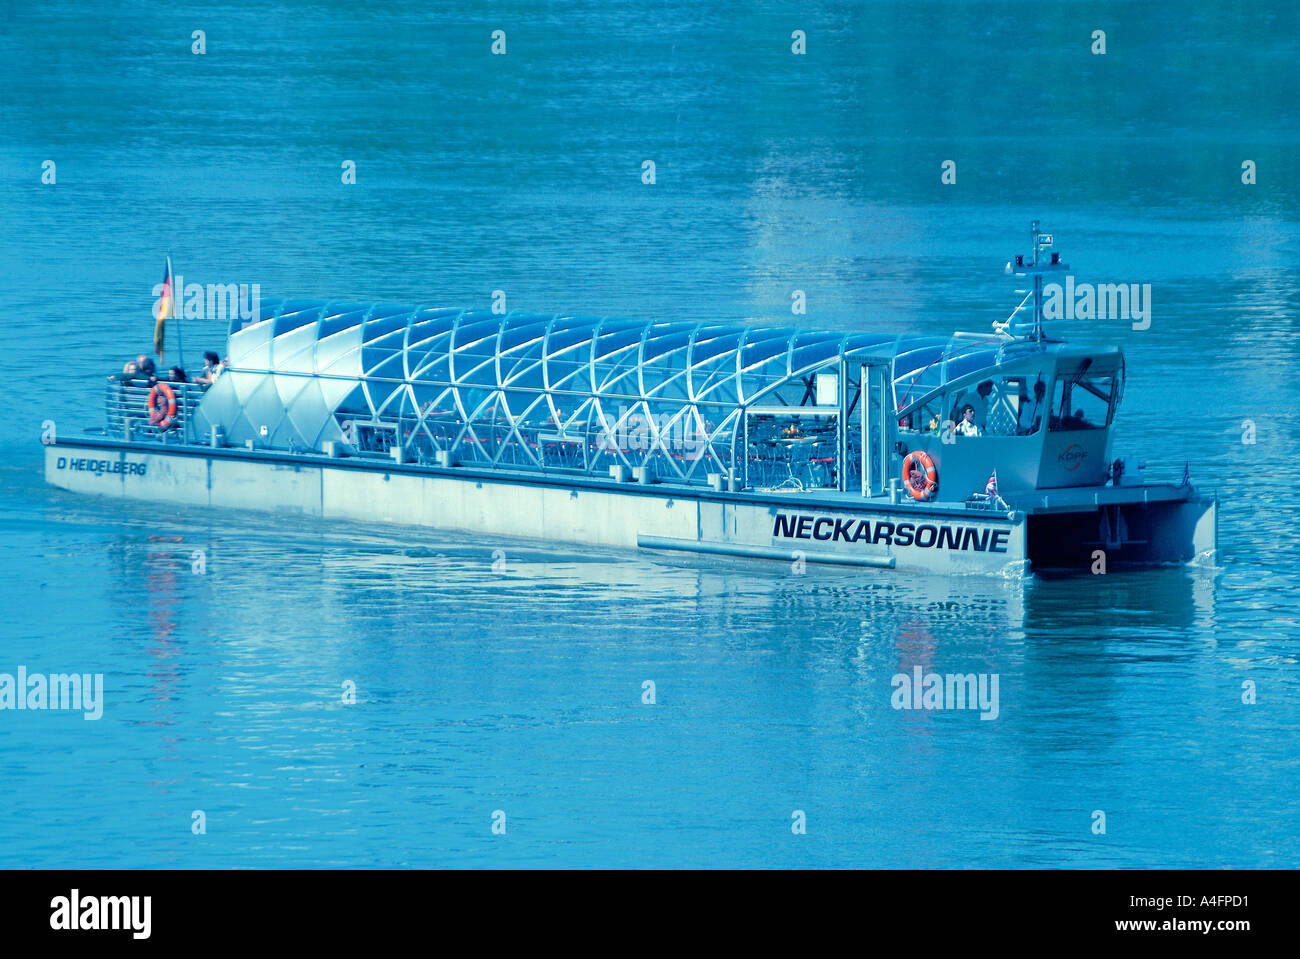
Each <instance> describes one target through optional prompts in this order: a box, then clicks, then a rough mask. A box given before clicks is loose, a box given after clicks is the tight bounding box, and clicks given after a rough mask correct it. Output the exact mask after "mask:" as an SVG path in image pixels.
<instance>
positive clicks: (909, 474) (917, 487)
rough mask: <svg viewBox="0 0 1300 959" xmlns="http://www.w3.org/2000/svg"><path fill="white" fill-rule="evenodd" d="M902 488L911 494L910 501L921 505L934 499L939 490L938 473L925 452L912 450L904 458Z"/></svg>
mask: <svg viewBox="0 0 1300 959" xmlns="http://www.w3.org/2000/svg"><path fill="white" fill-rule="evenodd" d="M903 487H904V488H905V489H906V490H907V491H908V492H909V493H911V494H912V499H915V500H920V501H921V502H922V503H925V502H928V501H929V500H931V499H934V494H935V492H936V491H937V490H938V489H939V471H938V470H937V469H935V468H934V460H932V459H930V454H929V453H927V452H925V450H912V452H910V453H908V454H907V456H906V458H904V460H903Z"/></svg>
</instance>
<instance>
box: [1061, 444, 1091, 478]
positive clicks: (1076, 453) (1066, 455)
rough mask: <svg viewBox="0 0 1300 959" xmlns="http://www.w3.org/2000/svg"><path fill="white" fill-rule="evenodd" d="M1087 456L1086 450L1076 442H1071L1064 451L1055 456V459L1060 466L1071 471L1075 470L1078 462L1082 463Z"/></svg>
mask: <svg viewBox="0 0 1300 959" xmlns="http://www.w3.org/2000/svg"><path fill="white" fill-rule="evenodd" d="M1087 457H1088V451H1087V450H1085V449H1084V448H1083V447H1082V446H1080V445H1079V444H1078V443H1071V444H1070V445H1069V446H1067V447H1066V448H1065V449H1064V451H1062V453H1061V455H1060V456H1058V457H1057V458H1056V461H1057V462H1058V463H1060V464H1061V465H1062V466H1064V467H1065V468H1066V469H1067V470H1070V471H1073V470H1077V469H1078V468H1079V464H1080V463H1082V462H1083V461H1084V460H1085V459H1087Z"/></svg>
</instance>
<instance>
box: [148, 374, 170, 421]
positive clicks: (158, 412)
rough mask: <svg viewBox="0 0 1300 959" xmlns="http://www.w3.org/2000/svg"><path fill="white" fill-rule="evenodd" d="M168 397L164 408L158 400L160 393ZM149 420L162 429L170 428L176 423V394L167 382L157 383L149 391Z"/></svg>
mask: <svg viewBox="0 0 1300 959" xmlns="http://www.w3.org/2000/svg"><path fill="white" fill-rule="evenodd" d="M159 393H161V394H162V395H163V396H165V397H167V405H166V409H165V410H164V409H163V408H162V407H161V406H160V404H159V402H158V394H159ZM149 422H150V423H152V424H153V425H154V426H156V427H158V429H160V430H169V429H171V428H172V427H173V426H175V425H176V394H175V392H173V390H172V388H171V387H170V386H168V385H167V384H166V383H155V384H154V388H153V389H151V390H150V391H149Z"/></svg>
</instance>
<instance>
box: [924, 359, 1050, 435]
mask: <svg viewBox="0 0 1300 959" xmlns="http://www.w3.org/2000/svg"><path fill="white" fill-rule="evenodd" d="M1046 392H1047V387H1046V384H1045V383H1043V380H1042V378H1041V377H1039V376H1038V375H1037V374H1027V373H1021V374H1018V375H1014V376H995V377H992V378H990V379H987V380H982V381H981V382H979V383H977V384H975V385H974V386H970V387H967V388H966V389H964V390H960V391H958V392H957V393H955V394H954V396H953V402H952V403H951V404H950V408H949V410H948V419H950V420H952V422H953V423H954V424H958V423H961V421H962V410H963V409H964V408H965V407H966V406H970V407H971V408H972V410H973V412H974V420H973V422H974V425H975V428H976V429H977V430H978V431H979V432H978V435H980V436H1029V435H1030V434H1032V433H1036V432H1038V430H1039V428H1040V427H1041V426H1042V419H1043V413H1045V412H1046V402H1045V400H1046Z"/></svg>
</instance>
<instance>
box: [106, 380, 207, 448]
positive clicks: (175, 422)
mask: <svg viewBox="0 0 1300 959" xmlns="http://www.w3.org/2000/svg"><path fill="white" fill-rule="evenodd" d="M162 384H166V385H167V386H168V387H170V388H171V391H172V394H173V395H174V396H175V397H176V414H175V415H174V416H169V415H168V413H169V407H170V401H169V400H168V398H167V396H166V395H165V393H163V391H162V390H159V392H158V394H157V396H156V398H155V401H154V406H155V410H153V411H151V410H150V409H149V395H150V394H151V393H152V392H153V389H154V387H153V385H151V384H150V383H149V382H148V381H147V380H143V379H132V380H119V379H111V380H109V382H108V385H107V386H106V387H105V389H104V417H105V423H104V427H105V431H106V432H107V435H109V436H114V437H120V438H121V439H125V440H136V441H146V442H148V441H153V442H159V443H188V442H190V441H191V439H192V437H191V429H190V422H191V419H192V418H193V415H194V410H195V409H196V408H197V407H198V405H199V400H201V399H202V398H203V392H204V390H205V389H206V387H204V386H203V385H202V384H199V383H176V382H172V381H171V380H160V381H159V385H162Z"/></svg>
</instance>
